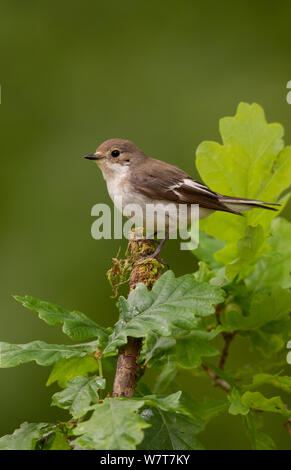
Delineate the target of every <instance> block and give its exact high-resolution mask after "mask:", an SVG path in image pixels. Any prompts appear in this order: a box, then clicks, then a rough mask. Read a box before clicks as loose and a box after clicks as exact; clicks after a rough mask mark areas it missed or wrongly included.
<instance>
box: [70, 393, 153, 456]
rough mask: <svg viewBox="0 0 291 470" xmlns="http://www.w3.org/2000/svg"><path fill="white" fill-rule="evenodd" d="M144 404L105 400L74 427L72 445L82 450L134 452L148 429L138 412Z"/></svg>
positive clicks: (116, 399)
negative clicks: (75, 437)
mask: <svg viewBox="0 0 291 470" xmlns="http://www.w3.org/2000/svg"><path fill="white" fill-rule="evenodd" d="M143 405H144V402H143V401H142V400H140V401H135V400H124V399H118V398H105V400H104V401H103V403H101V404H97V405H95V410H94V412H93V414H92V416H91V418H90V419H89V420H87V421H84V422H82V423H79V424H78V425H77V426H76V428H75V429H74V434H75V435H76V436H79V437H78V438H77V439H76V440H75V441H74V443H75V444H77V445H78V446H80V447H81V448H84V449H96V450H135V448H136V446H137V445H138V444H140V443H141V441H142V440H143V437H144V433H143V429H145V428H147V427H148V426H149V424H147V423H146V422H145V421H144V420H143V419H142V418H141V417H140V416H139V414H138V413H137V412H138V410H139V409H140V408H141V407H142V406H143Z"/></svg>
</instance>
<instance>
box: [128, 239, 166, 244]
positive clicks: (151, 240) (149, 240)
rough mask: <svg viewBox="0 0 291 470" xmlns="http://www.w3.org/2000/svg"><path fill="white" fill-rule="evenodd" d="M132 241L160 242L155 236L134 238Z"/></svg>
mask: <svg viewBox="0 0 291 470" xmlns="http://www.w3.org/2000/svg"><path fill="white" fill-rule="evenodd" d="M132 241H134V242H136V243H142V242H154V243H160V242H159V240H155V239H154V238H133V239H132Z"/></svg>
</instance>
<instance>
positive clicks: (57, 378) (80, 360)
mask: <svg viewBox="0 0 291 470" xmlns="http://www.w3.org/2000/svg"><path fill="white" fill-rule="evenodd" d="M98 369H99V367H98V362H97V360H96V359H95V357H93V356H88V355H86V356H83V357H71V358H69V359H61V360H59V361H58V362H55V363H54V365H53V368H52V371H51V373H50V375H49V378H48V380H47V383H46V385H47V386H49V385H51V384H52V383H54V382H58V384H59V386H60V387H62V388H65V387H66V385H67V382H68V381H69V380H72V379H73V378H74V377H78V376H79V375H83V376H85V377H87V376H88V375H89V374H90V373H94V372H97V370H98Z"/></svg>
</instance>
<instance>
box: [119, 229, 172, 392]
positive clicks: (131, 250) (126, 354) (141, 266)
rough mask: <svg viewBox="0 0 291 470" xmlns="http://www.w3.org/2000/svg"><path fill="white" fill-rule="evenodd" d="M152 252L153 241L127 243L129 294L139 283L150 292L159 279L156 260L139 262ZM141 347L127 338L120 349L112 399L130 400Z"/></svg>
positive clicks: (153, 249)
mask: <svg viewBox="0 0 291 470" xmlns="http://www.w3.org/2000/svg"><path fill="white" fill-rule="evenodd" d="M133 235H134V234H133ZM154 251H155V241H151V240H150V241H149V240H147V241H144V240H139V241H136V240H134V239H133V238H132V239H131V240H130V241H129V243H128V248H127V253H128V256H129V259H131V260H132V261H133V262H132V265H131V273H130V277H129V286H130V292H131V291H132V290H134V289H135V287H136V285H137V284H138V283H140V282H142V283H143V284H145V285H146V286H147V288H148V289H149V290H150V289H152V287H153V285H154V283H155V281H156V280H157V279H158V278H159V277H160V275H161V273H162V268H163V266H162V265H161V264H160V263H159V262H158V261H157V260H154V259H152V260H151V259H147V260H143V261H140V262H139V259H140V258H142V257H144V256H146V255H150V254H152V253H153V252H154ZM141 346H142V340H141V338H132V337H128V339H127V344H126V345H125V346H123V347H121V348H120V350H119V354H118V360H117V367H116V373H115V379H114V384H113V393H112V396H113V397H127V398H130V397H132V396H133V394H134V389H135V382H136V377H137V375H138V362H139V353H140V349H141Z"/></svg>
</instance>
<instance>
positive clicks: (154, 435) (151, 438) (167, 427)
mask: <svg viewBox="0 0 291 470" xmlns="http://www.w3.org/2000/svg"><path fill="white" fill-rule="evenodd" d="M141 416H142V418H143V419H144V420H145V421H146V422H147V423H148V424H149V425H150V426H151V427H150V428H149V429H146V430H145V437H144V440H143V441H142V443H141V444H140V445H139V449H143V450H161V449H163V450H191V449H193V450H197V449H204V447H203V446H202V444H201V443H200V442H199V441H198V439H197V438H196V434H197V433H198V432H200V431H201V430H202V429H203V425H202V424H201V423H200V422H196V421H194V420H193V419H191V418H189V417H188V416H183V415H179V414H177V413H171V412H166V411H162V410H160V409H155V408H146V409H145V410H143V411H142V413H141Z"/></svg>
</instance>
